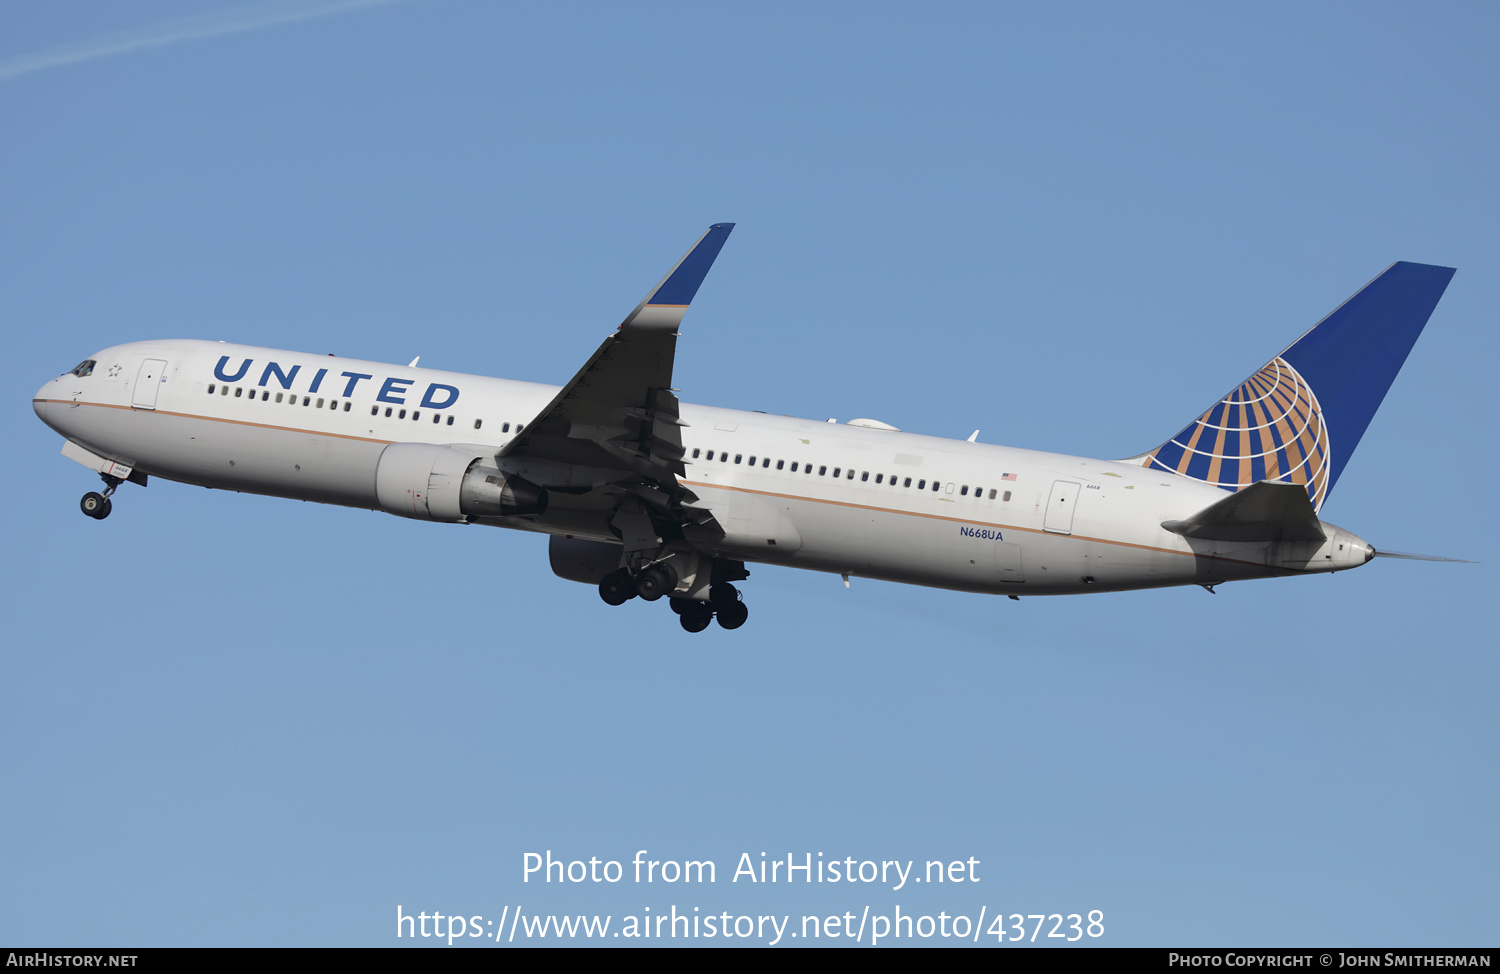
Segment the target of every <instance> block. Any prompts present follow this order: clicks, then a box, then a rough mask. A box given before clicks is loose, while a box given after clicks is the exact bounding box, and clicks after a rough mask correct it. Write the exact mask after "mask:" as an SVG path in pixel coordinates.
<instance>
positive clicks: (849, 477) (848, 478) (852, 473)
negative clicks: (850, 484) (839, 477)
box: [844, 470, 854, 480]
mask: <svg viewBox="0 0 1500 974" xmlns="http://www.w3.org/2000/svg"><path fill="white" fill-rule="evenodd" d="M844 479H845V480H853V479H854V471H853V470H850V471H849V474H848V476H847V477H845V478H844Z"/></svg>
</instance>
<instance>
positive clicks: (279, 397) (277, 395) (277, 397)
mask: <svg viewBox="0 0 1500 974" xmlns="http://www.w3.org/2000/svg"><path fill="white" fill-rule="evenodd" d="M285 396H286V394H285V393H281V392H278V393H276V401H277V402H281V401H282V400H283V399H284V398H285Z"/></svg>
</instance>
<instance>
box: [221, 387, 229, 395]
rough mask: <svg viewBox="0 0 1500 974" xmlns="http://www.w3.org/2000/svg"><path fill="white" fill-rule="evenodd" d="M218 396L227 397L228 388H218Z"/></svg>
mask: <svg viewBox="0 0 1500 974" xmlns="http://www.w3.org/2000/svg"><path fill="white" fill-rule="evenodd" d="M219 395H221V396H227V395H229V387H228V386H219Z"/></svg>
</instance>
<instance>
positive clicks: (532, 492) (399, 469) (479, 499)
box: [375, 443, 547, 521]
mask: <svg viewBox="0 0 1500 974" xmlns="http://www.w3.org/2000/svg"><path fill="white" fill-rule="evenodd" d="M375 497H376V499H377V500H378V501H379V503H380V507H381V510H384V511H388V512H390V513H391V514H399V515H401V516H402V517H414V518H419V519H421V520H424V521H462V520H464V519H466V518H470V517H515V516H517V515H521V514H541V513H543V512H545V511H546V510H547V491H546V489H545V488H542V487H538V486H537V485H536V484H533V483H530V482H529V481H525V480H522V479H521V478H520V477H515V476H507V475H506V474H505V473H502V472H501V470H500V468H499V467H497V466H495V462H494V457H493V455H492V454H489V453H481V452H479V450H478V449H477V448H474V447H457V446H439V445H437V444H433V443H392V444H391V445H390V446H388V447H386V448H385V449H384V450H383V451H381V454H380V462H379V464H378V465H377V466H376V468H375Z"/></svg>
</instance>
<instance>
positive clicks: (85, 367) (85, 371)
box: [73, 358, 94, 379]
mask: <svg viewBox="0 0 1500 974" xmlns="http://www.w3.org/2000/svg"><path fill="white" fill-rule="evenodd" d="M73 374H74V375H76V376H78V378H80V379H82V378H83V377H84V376H86V375H93V374H94V360H93V359H91V358H90V359H84V360H83V361H82V362H79V363H78V366H77V367H76V368H75V369H73Z"/></svg>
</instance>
